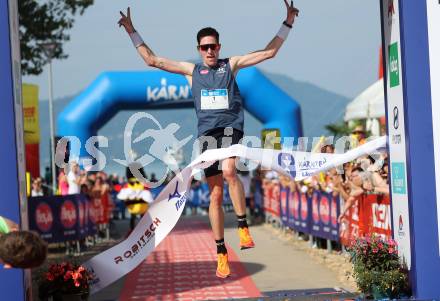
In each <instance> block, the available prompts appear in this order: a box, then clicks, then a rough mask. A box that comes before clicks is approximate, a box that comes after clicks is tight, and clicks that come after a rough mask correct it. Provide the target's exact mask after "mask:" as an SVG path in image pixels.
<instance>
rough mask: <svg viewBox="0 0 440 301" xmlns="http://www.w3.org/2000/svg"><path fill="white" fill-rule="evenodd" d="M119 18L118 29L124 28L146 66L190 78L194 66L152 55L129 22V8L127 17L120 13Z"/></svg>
mask: <svg viewBox="0 0 440 301" xmlns="http://www.w3.org/2000/svg"><path fill="white" fill-rule="evenodd" d="M120 14H121V18H120V19H119V21H118V24H119V27H121V26H124V28H125V31H127V33H128V35H129V36H130V38H131V41H132V42H133V45H134V46H135V47H136V49H137V51H138V53H139V54H140V56H141V57H142V58H143V60H144V61H145V63H146V64H147V65H148V66H151V67H155V68H159V69H162V70H165V71H168V72H171V73H178V74H183V75H187V76H191V75H192V72H193V70H194V64H192V63H188V62H177V61H173V60H170V59H167V58H163V57H159V56H156V55H155V54H154V52H153V51H152V50H151V49H150V47H148V46H147V44H145V42H144V41H143V40H142V38H141V36H140V35H139V33H138V32H137V31H136V30H135V28H134V26H133V23H132V21H131V15H130V7H129V8H127V15H125V14H124V13H123V12H122V11H121V12H120Z"/></svg>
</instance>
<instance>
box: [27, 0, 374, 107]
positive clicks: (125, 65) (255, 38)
mask: <svg viewBox="0 0 440 301" xmlns="http://www.w3.org/2000/svg"><path fill="white" fill-rule="evenodd" d="M294 4H295V6H296V7H297V8H299V10H300V15H299V18H297V20H296V21H295V24H294V28H293V30H292V32H291V33H290V36H289V37H288V39H287V41H286V42H285V44H284V45H283V47H282V49H281V50H280V52H279V53H278V55H277V56H276V57H275V58H274V59H272V60H269V61H266V62H263V63H262V64H260V65H259V67H260V68H261V69H263V70H266V71H270V72H276V73H280V74H285V75H288V76H290V77H291V78H293V79H296V80H301V81H305V82H310V83H313V84H315V85H317V86H320V87H322V88H325V89H327V90H329V91H332V92H335V93H338V94H341V95H343V96H346V97H349V98H354V97H355V96H356V95H357V94H359V93H360V92H362V91H363V90H364V89H365V88H367V87H368V86H369V85H371V84H373V83H374V82H375V81H376V80H377V77H378V75H377V74H378V64H379V62H378V61H379V58H378V57H379V47H380V43H381V35H380V15H379V1H374V0H367V1H366V0H297V1H295V3H294ZM128 6H130V7H131V14H132V19H133V23H134V26H135V28H136V29H137V31H138V32H140V34H141V35H142V37H143V39H144V41H145V42H146V43H147V44H148V45H149V46H150V47H151V48H152V50H153V51H154V52H155V53H156V54H157V55H160V56H163V57H168V58H171V59H175V60H183V61H185V60H194V59H197V58H198V54H197V52H196V47H195V46H196V38H195V36H196V33H197V31H198V30H199V29H200V28H202V27H206V26H212V27H215V28H216V29H217V30H218V31H219V32H220V41H221V43H222V52H221V56H222V57H229V56H232V55H241V54H245V53H248V52H251V51H255V50H258V49H262V48H264V47H265V46H266V44H267V43H268V42H269V41H270V40H271V39H272V38H273V37H274V35H275V34H276V33H277V31H278V29H279V27H280V25H281V23H282V21H283V20H284V19H285V17H286V8H285V5H284V2H283V1H282V0H253V1H250V0H239V1H237V0H221V1H213V0H186V1H176V0H174V1H170V0H168V1H151V0H134V1H133V0H132V1H128V0H95V4H94V5H93V6H92V7H89V8H88V9H87V10H86V12H85V13H84V15H82V16H78V17H77V18H76V22H75V24H74V27H73V29H71V30H70V35H71V39H70V41H69V42H67V43H66V44H65V45H64V47H65V52H66V53H67V54H68V55H69V58H68V59H65V60H55V61H54V62H53V76H54V81H53V84H54V98H55V99H56V98H58V97H64V96H70V95H74V94H77V93H78V92H80V91H82V90H83V89H85V88H86V87H87V86H88V85H89V84H90V83H91V82H92V81H93V80H94V79H95V78H96V77H97V76H98V75H99V74H100V73H101V72H103V71H122V70H145V69H146V68H148V66H145V64H144V63H143V61H142V60H141V58H140V57H139V56H138V55H137V53H136V51H135V49H134V48H133V46H132V44H131V42H130V39H129V37H128V35H127V34H126V33H125V30H124V29H123V28H119V27H118V26H117V21H118V19H119V11H120V10H125V9H126V8H127V7H128ZM23 81H24V82H26V83H33V84H37V85H39V87H40V99H47V98H48V74H47V67H46V68H45V71H44V72H43V73H42V74H40V75H39V76H25V77H24V78H23Z"/></svg>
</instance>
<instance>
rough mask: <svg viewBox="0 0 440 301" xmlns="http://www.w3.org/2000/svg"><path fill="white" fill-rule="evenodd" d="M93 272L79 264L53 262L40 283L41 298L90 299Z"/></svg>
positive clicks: (60, 300)
mask: <svg viewBox="0 0 440 301" xmlns="http://www.w3.org/2000/svg"><path fill="white" fill-rule="evenodd" d="M92 278H93V277H92V274H91V273H89V272H88V271H87V269H86V268H85V267H83V266H81V265H78V264H72V263H69V262H63V263H56V264H51V265H50V266H49V269H48V270H47V272H45V273H44V274H43V279H41V281H40V285H39V297H40V299H41V300H53V301H84V300H87V299H88V296H89V292H90V286H89V283H90V281H91V280H92Z"/></svg>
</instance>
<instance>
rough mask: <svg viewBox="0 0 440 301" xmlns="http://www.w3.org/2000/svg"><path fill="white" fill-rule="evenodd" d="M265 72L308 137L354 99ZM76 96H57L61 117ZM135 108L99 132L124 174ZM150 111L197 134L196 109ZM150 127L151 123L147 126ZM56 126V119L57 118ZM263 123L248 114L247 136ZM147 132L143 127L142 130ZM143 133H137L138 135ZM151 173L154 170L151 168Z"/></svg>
mask: <svg viewBox="0 0 440 301" xmlns="http://www.w3.org/2000/svg"><path fill="white" fill-rule="evenodd" d="M264 73H265V75H266V76H267V77H268V78H269V79H270V80H271V81H273V82H274V83H275V84H277V85H278V86H279V87H280V88H281V89H283V90H284V91H285V92H286V93H287V94H289V95H290V96H291V97H292V98H294V99H295V100H296V101H297V102H298V103H299V104H300V106H301V112H302V122H303V130H304V136H308V137H315V136H316V137H317V136H321V135H326V134H328V132H327V131H326V130H325V125H327V124H329V123H333V122H336V121H339V120H341V118H342V116H343V113H344V110H345V106H346V105H347V104H348V102H349V101H350V99H348V98H346V97H344V96H341V95H338V94H336V93H333V92H330V91H327V90H325V89H322V88H320V87H318V86H316V85H314V84H311V83H306V82H301V81H296V80H294V79H292V78H290V77H288V76H285V75H281V74H276V73H269V72H264ZM75 96H76V95H72V96H68V97H62V98H57V99H56V100H55V101H54V113H55V116H57V115H58V114H59V113H60V112H61V111H62V110H63V109H64V108H65V107H66V105H67V104H68V103H69V102H70V101H71V100H73V99H74V98H75ZM39 113H40V131H41V133H40V135H41V143H40V157H41V161H40V165H41V170H43V169H44V166H48V165H49V139H48V137H49V122H48V120H49V113H48V102H47V100H43V101H40V109H39ZM133 113H134V112H133V111H123V112H119V113H118V114H117V115H116V116H115V117H114V118H113V119H112V120H111V121H110V122H109V123H108V124H106V125H105V126H104V127H103V128H102V129H101V130H100V132H99V134H100V135H104V136H106V137H107V138H108V139H109V147H108V148H106V149H103V150H102V151H103V153H104V154H105V155H106V156H107V163H108V170H107V171H108V172H117V173H119V174H123V173H124V169H123V167H122V166H119V165H118V164H116V163H115V162H114V161H113V160H112V159H113V158H117V159H123V158H124V152H123V132H124V127H125V124H126V122H127V120H128V119H129V118H130V116H131V115H132V114H133ZM149 113H150V114H152V115H153V116H154V118H156V119H157V120H159V121H160V123H161V124H162V126H163V127H165V126H166V125H168V124H169V123H172V122H176V116H178V121H179V125H181V129H180V130H179V131H178V135H177V136H178V137H177V138H179V139H183V138H185V137H187V136H189V135H193V136H194V137H195V136H196V121H195V120H196V119H195V113H194V110H193V109H177V110H176V109H174V110H152V111H149ZM144 126H145V127H148V125H144ZM55 127H56V118H55ZM261 129H262V124H261V123H260V122H259V121H258V120H256V119H255V118H254V117H253V116H251V115H250V114H248V113H246V114H245V132H246V134H247V135H254V136H257V137H260V136H261ZM138 131H143V129H138ZM138 134H140V132H139V133H134V137H136V135H138ZM134 148H135V151H136V152H137V153H138V154H139V155H142V154H144V153H146V152H145V148H147V145H138V146H134ZM184 152H185V159H186V160H187V162H189V161H190V159H191V153H192V143H191V142H190V143H188V144H187V145H186V146H185V147H184ZM155 162H157V164H156V165H155V164H154V163H152V164H151V165H149V168H150V169H152V171H154V172H155V173H156V174H159V175H160V174H161V172H162V171H161V170H160V169H161V166H160V164H159V161H157V160H156V161H155ZM147 173H151V171H147Z"/></svg>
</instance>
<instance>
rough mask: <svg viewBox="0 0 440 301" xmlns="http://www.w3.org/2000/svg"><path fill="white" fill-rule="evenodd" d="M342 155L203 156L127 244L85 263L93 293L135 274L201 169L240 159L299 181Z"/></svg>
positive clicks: (232, 152)
mask: <svg viewBox="0 0 440 301" xmlns="http://www.w3.org/2000/svg"><path fill="white" fill-rule="evenodd" d="M385 141H386V140H384V142H385ZM370 146H371V144H369V143H366V144H364V145H363V146H360V147H359V148H361V150H360V152H363V151H364V150H365V149H367V148H368V147H370ZM341 156H344V155H335V154H322V153H306V152H294V151H290V150H283V151H278V150H273V149H272V150H271V149H261V148H248V147H246V146H244V145H240V144H236V145H232V146H230V147H228V148H222V149H211V150H208V151H206V152H204V153H202V154H201V155H200V156H199V157H198V158H197V159H196V160H194V161H193V162H191V163H190V164H189V165H188V166H186V167H185V168H184V169H183V170H182V171H181V172H179V173H177V175H176V176H175V177H174V178H173V179H172V180H171V181H170V182H169V183H168V184H167V185H166V186H165V187H164V189H163V190H162V191H161V192H160V193H159V195H158V196H157V198H156V199H155V201H154V202H153V204H152V205H151V207H150V209H149V210H148V211H147V213H146V214H144V216H143V217H142V218H141V220H140V221H139V223H138V224H137V226H136V227H135V228H134V229H133V231H132V232H131V233H130V235H129V236H128V237H127V238H126V239H125V240H124V241H122V242H120V243H119V244H118V245H116V246H113V247H112V248H110V249H108V250H106V251H104V252H102V253H100V254H98V255H96V256H94V257H93V258H91V259H90V260H88V261H87V262H85V263H84V265H85V266H86V268H87V269H88V271H89V272H91V273H92V274H93V275H94V280H93V283H92V286H91V293H92V294H94V293H96V292H98V291H99V290H101V289H102V288H104V287H106V286H107V285H109V284H111V283H112V282H114V281H116V280H117V279H119V278H120V277H122V276H124V275H125V274H127V273H128V272H130V271H132V270H133V269H134V268H135V267H137V266H138V265H139V264H140V263H141V262H142V261H144V260H145V258H146V257H147V256H148V255H149V254H150V253H151V252H152V251H153V250H154V248H155V247H156V246H157V245H158V244H159V243H160V242H161V241H162V240H163V239H164V238H165V237H166V236H167V235H168V233H169V232H170V231H171V230H172V229H173V228H174V226H175V225H176V223H177V221H178V220H179V218H180V215H181V214H182V211H183V208H185V203H186V201H187V199H188V194H189V190H190V186H191V181H192V177H193V173H195V172H196V170H197V169H205V168H207V167H208V166H210V165H212V164H213V163H214V162H215V161H218V160H223V159H225V158H231V157H240V158H244V159H248V160H251V161H254V162H257V163H259V164H260V165H261V167H262V168H263V169H271V170H274V171H276V172H278V173H281V174H283V175H286V176H289V177H291V178H293V179H295V180H301V179H303V178H305V177H308V176H310V175H313V174H314V173H316V172H317V170H318V169H319V168H321V167H322V166H323V165H324V164H325V163H326V162H329V161H332V160H338V162H342V161H343V159H341ZM342 163H344V162H342ZM278 193H279V190H278ZM278 200H279V198H278ZM302 207H303V208H302V210H301V216H302V217H305V219H303V220H302V222H305V224H306V225H307V218H308V216H309V211H310V210H308V204H307V198H305V204H304V205H303V206H302ZM278 208H279V207H278ZM278 210H279V209H278ZM304 213H305V214H304ZM278 214H279V211H278ZM301 225H302V224H301Z"/></svg>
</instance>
